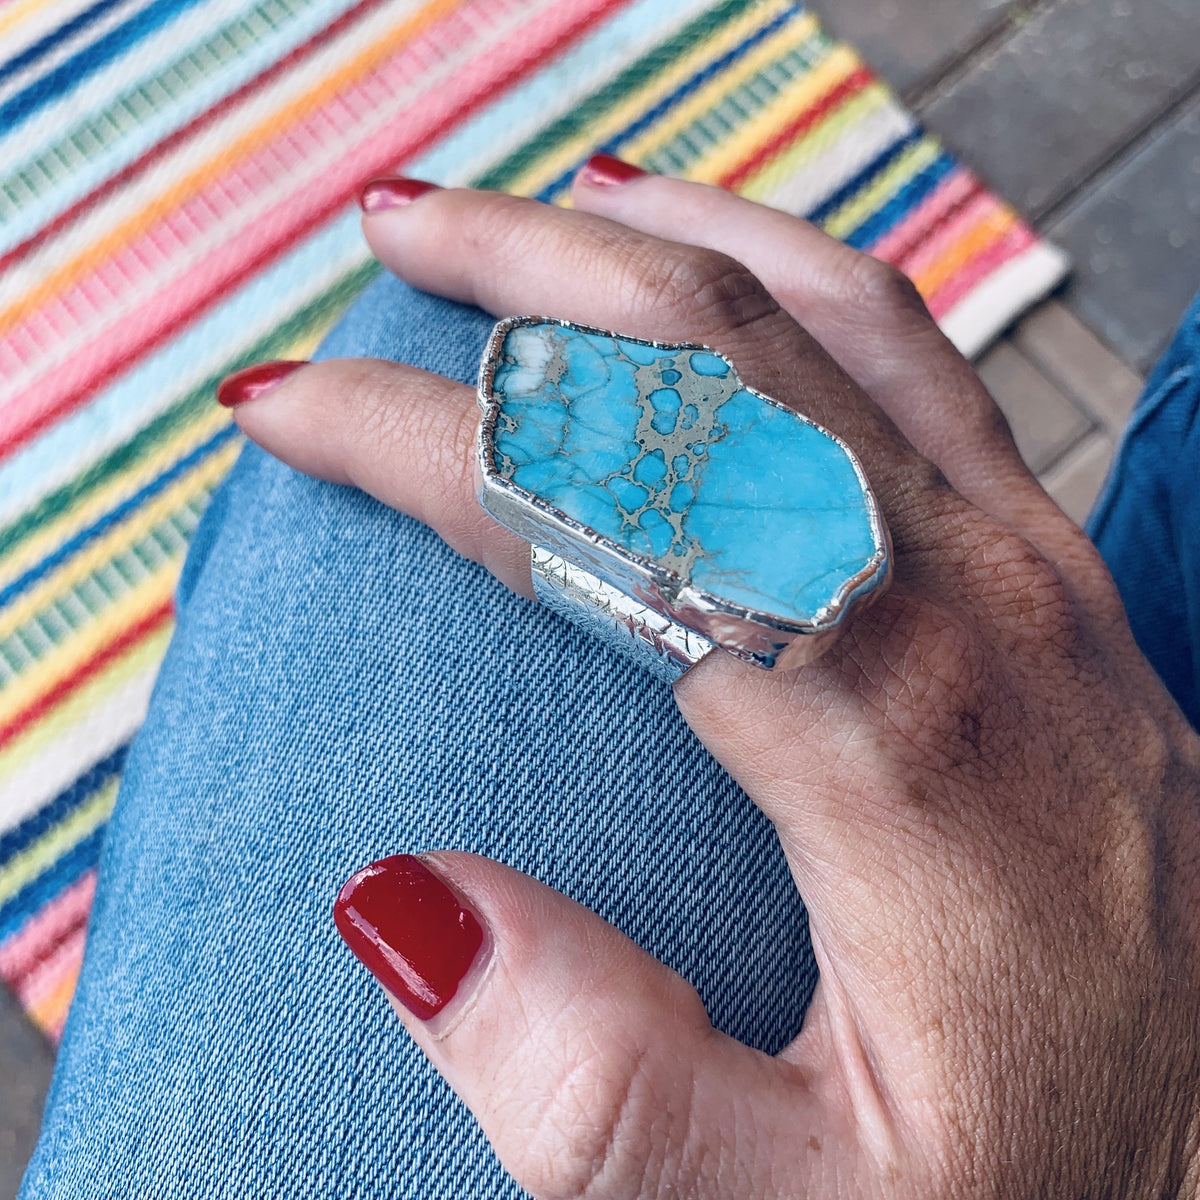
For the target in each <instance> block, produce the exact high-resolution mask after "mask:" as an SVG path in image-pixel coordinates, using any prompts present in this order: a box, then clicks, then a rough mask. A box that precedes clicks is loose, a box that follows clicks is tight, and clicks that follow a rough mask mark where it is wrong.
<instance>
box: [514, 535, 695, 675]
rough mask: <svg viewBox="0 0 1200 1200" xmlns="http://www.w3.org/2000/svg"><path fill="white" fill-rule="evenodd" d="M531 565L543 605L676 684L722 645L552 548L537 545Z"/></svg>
mask: <svg viewBox="0 0 1200 1200" xmlns="http://www.w3.org/2000/svg"><path fill="white" fill-rule="evenodd" d="M530 565H531V567H532V569H533V590H534V594H535V595H536V596H537V598H538V600H539V601H540V602H541V603H542V604H544V605H545V606H546V607H547V608H550V609H553V610H554V611H555V612H556V613H558V614H559V616H561V617H565V618H566V619H567V620H568V621H570V622H572V623H573V624H575V625H578V626H579V627H580V628H581V629H583V630H584V632H586V633H588V634H590V635H591V636H593V637H596V638H599V639H600V640H601V641H602V642H604V643H605V644H606V645H608V646H609V647H611V648H612V649H614V650H616V651H617V652H618V653H619V654H622V655H624V656H625V657H626V658H631V659H633V660H634V661H635V662H637V663H638V664H639V665H640V666H642V667H644V668H645V669H646V670H648V671H650V673H651V674H653V675H654V676H655V677H656V678H658V679H660V680H662V681H663V682H664V683H674V682H675V681H676V680H677V679H678V678H679V677H680V676H681V675H682V674H683V673H684V672H685V671H687V670H688V669H689V668H690V667H694V666H695V665H696V663H698V662H699V661H700V660H701V659H702V658H703V657H704V656H705V655H706V654H708V653H709V652H710V651H712V650H714V649H716V646H715V645H714V644H713V643H712V642H710V641H709V640H708V639H707V638H705V637H702V636H701V635H700V634H698V633H694V632H693V631H692V630H690V629H685V628H684V627H683V626H682V625H677V624H676V623H675V622H674V621H671V620H669V619H668V618H667V617H664V616H663V615H662V613H659V612H655V610H654V609H652V608H648V607H647V606H646V605H644V604H641V603H640V602H639V601H637V600H635V599H633V597H632V596H628V595H626V594H625V593H624V592H622V591H621V590H620V589H619V588H615V587H613V586H612V585H611V584H608V583H605V582H604V581H603V580H602V579H598V578H597V577H596V576H595V575H593V574H591V573H590V572H589V571H585V570H584V569H583V568H582V567H577V566H575V564H574V563H570V562H567V560H566V559H564V558H562V557H561V556H560V555H558V554H555V553H554V552H553V551H551V550H546V549H545V548H543V547H542V546H532V547H531V554H530Z"/></svg>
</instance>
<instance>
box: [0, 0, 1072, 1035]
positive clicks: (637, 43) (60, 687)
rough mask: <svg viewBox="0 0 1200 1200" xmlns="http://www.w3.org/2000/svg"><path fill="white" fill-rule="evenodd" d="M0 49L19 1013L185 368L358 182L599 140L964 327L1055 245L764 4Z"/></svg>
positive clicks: (121, 667) (125, 640)
mask: <svg viewBox="0 0 1200 1200" xmlns="http://www.w3.org/2000/svg"><path fill="white" fill-rule="evenodd" d="M0 45H3V47H4V50H3V55H4V56H6V57H5V61H3V62H0V379H3V381H4V388H3V393H2V394H0V975H2V976H3V978H4V979H5V980H6V981H7V983H8V984H9V985H10V986H11V987H12V988H13V989H14V990H15V991H16V993H17V995H18V996H19V997H20V999H21V1002H22V1003H23V1004H24V1005H25V1006H26V1008H27V1009H28V1011H29V1012H30V1013H31V1014H32V1015H33V1017H34V1019H35V1020H36V1021H37V1022H38V1023H39V1024H40V1025H41V1027H42V1028H43V1029H44V1030H46V1032H47V1033H48V1034H49V1035H50V1036H51V1037H56V1036H57V1035H58V1033H59V1031H60V1030H61V1028H62V1024H63V1020H64V1018H65V1014H66V1010H67V1006H68V1004H69V1001H70V996H71V992H72V989H73V986H74V980H75V978H76V974H77V972H78V969H79V964H80V960H81V955H82V948H83V942H84V932H85V927H86V919H87V913H88V909H89V905H90V902H91V895H92V889H93V886H94V879H95V865H96V857H97V852H98V847H99V844H100V841H101V838H102V835H103V829H104V824H105V821H106V819H107V815H108V813H109V811H110V808H111V805H112V801H113V796H114V794H115V791H116V787H117V783H118V780H119V776H120V773H121V767H122V763H123V761H124V756H125V753H126V748H127V747H128V745H129V743H130V740H131V738H132V737H133V736H134V734H135V733H136V731H137V728H138V725H139V724H140V722H141V720H142V718H143V715H144V713H145V709H146V704H147V701H148V698H149V693H150V688H151V685H152V683H153V679H154V674H155V670H156V667H157V664H158V662H159V661H160V658H161V655H162V653H163V650H164V647H165V644H166V642H167V639H168V637H169V635H170V630H171V622H172V608H171V595H172V589H173V587H174V584H175V582H176V579H177V576H178V572H179V567H180V562H181V559H182V556H183V553H184V550H185V548H186V545H187V541H188V537H189V535H190V534H191V532H192V530H193V528H194V527H195V524H196V521H197V519H198V517H199V515H200V513H201V511H202V510H203V508H204V504H205V502H206V500H207V498H208V497H209V495H210V494H211V492H212V490H213V488H214V487H215V486H216V484H217V483H218V482H219V480H220V479H221V477H222V475H223V474H224V472H225V471H226V470H227V469H228V467H229V465H230V463H231V461H232V460H233V458H234V456H235V455H236V453H237V449H238V443H237V438H236V436H235V433H234V431H233V429H232V427H231V426H230V424H229V422H228V419H227V415H226V414H225V413H224V412H222V411H221V410H219V409H217V408H216V407H215V406H214V405H213V404H212V402H211V394H212V390H213V387H214V385H215V383H216V381H217V380H218V379H220V378H221V377H222V376H223V375H225V374H226V373H228V372H229V371H232V370H235V369H236V368H238V367H240V366H243V365H245V364H247V363H250V362H253V361H256V360H259V359H263V358H269V357H303V356H305V355H306V353H308V352H309V351H310V350H311V349H312V347H313V346H314V345H315V344H316V343H317V341H318V340H319V339H320V337H321V335H322V333H323V332H324V331H325V330H326V329H327V328H328V327H329V326H330V324H331V323H332V322H333V321H334V320H335V319H336V317H337V316H338V314H339V313H340V312H341V311H342V310H343V309H344V308H345V306H346V305H347V303H348V302H349V301H350V300H351V299H352V298H353V297H354V296H355V295H356V294H357V293H358V292H359V291H360V290H361V289H362V288H363V287H364V286H365V285H366V283H367V282H368V281H369V279H370V278H371V277H372V275H373V273H374V271H375V270H376V268H375V267H374V266H373V264H372V263H371V262H370V261H369V259H368V257H367V255H366V253H365V250H364V246H363V243H362V239H361V236H360V233H359V230H358V220H357V216H356V213H355V211H354V205H353V196H354V192H355V190H356V186H357V185H358V184H359V183H360V182H361V181H362V180H363V179H366V178H368V177H370V176H372V175H375V174H379V173H384V172H388V171H393V170H396V169H398V168H403V170H404V171H405V172H407V173H410V174H415V175H419V176H422V177H425V178H430V179H434V180H436V181H438V182H441V183H444V184H470V185H474V186H481V187H490V188H503V189H508V190H511V191H516V192H522V193H525V194H529V195H536V196H540V197H543V198H545V199H547V200H552V201H561V200H562V199H563V197H564V196H565V194H566V191H567V187H568V181H569V180H570V178H571V175H572V173H573V172H574V171H575V170H576V168H577V167H578V166H579V165H580V163H581V162H583V161H584V159H585V158H586V157H587V156H588V155H589V154H590V153H592V152H593V151H595V150H597V149H603V150H607V151H609V152H613V153H617V154H620V155H622V156H624V157H626V158H629V159H632V160H634V161H636V162H640V163H642V164H644V165H646V166H648V167H651V168H653V169H654V170H658V171H665V172H672V173H677V174H682V175H686V176H689V177H691V178H694V179H700V180H706V181H709V182H713V183H719V184H722V185H724V186H726V187H730V188H736V189H737V190H739V191H741V192H742V193H744V194H746V195H748V196H752V197H754V198H755V199H758V200H762V201H764V202H765V203H768V204H773V205H776V206H778V207H781V208H784V209H787V210H789V211H791V212H795V213H800V214H804V215H806V216H808V217H810V218H811V219H812V220H814V221H817V222H819V223H820V224H822V225H823V226H824V227H825V228H826V229H828V230H829V231H830V232H832V233H834V234H836V235H837V236H838V237H841V238H844V239H845V240H846V241H848V242H850V243H851V244H853V245H855V246H859V247H862V248H864V249H866V250H870V251H872V252H873V253H876V254H878V255H880V256H882V257H884V258H887V259H888V260H890V261H892V262H894V263H896V264H898V265H899V266H901V267H902V268H903V269H904V270H906V271H907V272H908V273H909V274H910V275H911V276H912V277H913V279H914V280H915V281H916V283H917V285H918V286H919V287H920V289H921V291H922V292H923V294H924V295H925V297H926V298H927V300H928V302H929V304H930V306H931V308H932V309H933V311H934V313H935V314H936V315H937V316H938V318H939V319H940V320H941V321H942V323H943V324H944V326H945V328H946V329H947V330H948V331H949V332H950V334H951V336H952V337H954V338H955V339H956V341H958V343H959V344H960V345H961V346H963V347H964V348H965V349H966V350H967V351H968V352H970V351H973V350H975V349H978V348H979V347H980V346H981V345H982V344H983V343H984V342H985V341H986V340H987V339H988V338H990V337H992V336H994V334H995V333H996V332H997V331H998V330H999V329H1000V328H1001V327H1003V326H1004V325H1005V324H1006V323H1007V322H1008V321H1009V320H1010V319H1011V318H1012V317H1013V316H1014V315H1016V313H1017V312H1018V311H1019V310H1020V308H1021V307H1023V306H1024V305H1025V304H1026V303H1028V302H1029V301H1031V300H1033V299H1036V298H1037V297H1039V296H1040V295H1042V294H1043V293H1044V292H1045V291H1046V290H1047V289H1048V288H1049V287H1050V286H1052V285H1053V284H1054V283H1055V282H1056V281H1057V280H1058V278H1059V277H1060V275H1061V273H1062V270H1063V262H1062V259H1061V257H1060V256H1059V254H1058V253H1057V252H1056V251H1054V250H1053V249H1052V248H1050V247H1048V246H1046V245H1045V244H1044V243H1042V242H1040V241H1039V240H1038V239H1037V238H1036V237H1035V236H1034V235H1033V233H1032V232H1031V231H1030V230H1029V228H1028V227H1027V226H1026V225H1024V224H1023V223H1022V222H1021V221H1020V220H1019V219H1018V218H1017V216H1016V215H1015V214H1014V213H1013V212H1012V210H1011V209H1009V208H1007V207H1006V206H1005V205H1003V204H1002V203H1000V202H999V201H998V200H997V199H996V198H995V197H994V196H992V195H991V194H990V193H989V192H987V191H986V190H985V189H984V188H983V187H982V186H981V185H980V184H979V182H978V181H977V180H976V179H975V178H974V177H973V176H972V175H971V174H970V173H969V172H967V171H966V170H964V169H963V168H962V167H961V166H960V165H959V164H957V163H956V162H955V161H954V160H953V159H952V158H951V157H949V156H948V155H947V154H946V153H945V152H944V151H943V150H942V149H941V147H940V146H939V145H938V144H937V142H936V141H935V140H934V139H932V138H931V137H929V136H928V135H927V134H925V133H923V132H922V131H921V129H920V128H918V127H917V125H916V124H915V123H914V121H913V119H912V117H911V116H910V115H909V114H908V113H907V112H905V111H904V110H903V109H902V108H901V107H900V106H899V105H898V104H897V103H896V101H895V100H894V98H893V97H892V96H891V95H890V93H889V92H888V90H887V88H886V87H884V86H883V84H881V83H880V82H879V81H878V80H877V79H875V78H874V76H872V74H871V73H870V71H869V70H867V68H866V67H865V66H864V65H863V63H862V62H861V61H860V60H859V59H858V58H857V57H856V55H855V54H854V52H853V51H852V50H851V49H849V48H848V47H847V46H845V45H843V44H839V43H837V42H835V41H833V40H831V39H830V38H828V37H827V36H826V35H825V34H824V33H822V31H821V30H820V29H819V28H818V26H817V23H816V21H815V20H814V19H813V18H812V17H811V16H810V15H809V14H808V13H806V12H805V11H804V10H803V9H802V8H799V7H797V6H796V5H795V4H792V3H788V2H787V0H672V2H671V3H669V4H666V3H662V2H661V0H422V2H418V0H54V3H50V2H49V0H3V2H2V3H0Z"/></svg>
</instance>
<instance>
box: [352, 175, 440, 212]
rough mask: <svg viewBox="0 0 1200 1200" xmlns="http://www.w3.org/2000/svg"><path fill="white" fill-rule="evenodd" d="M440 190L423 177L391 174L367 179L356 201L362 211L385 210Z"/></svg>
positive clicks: (401, 205) (402, 205) (399, 206)
mask: <svg viewBox="0 0 1200 1200" xmlns="http://www.w3.org/2000/svg"><path fill="white" fill-rule="evenodd" d="M440 190H441V189H440V188H439V187H438V185H437V184H436V183H426V181H425V180H424V179H406V178H405V177H404V176H403V175H392V176H388V177H387V178H385V179H369V180H367V182H366V183H364V184H363V185H362V188H361V190H360V191H359V193H358V203H359V205H360V206H361V207H362V210H363V212H369V213H376V212H386V211H387V210H388V209H389V208H403V207H404V206H405V205H406V204H411V203H412V202H413V201H414V200H415V199H416V198H417V197H418V196H424V195H425V193H426V192H437V191H440Z"/></svg>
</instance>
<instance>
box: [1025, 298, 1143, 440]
mask: <svg viewBox="0 0 1200 1200" xmlns="http://www.w3.org/2000/svg"><path fill="white" fill-rule="evenodd" d="M1012 342H1013V345H1014V346H1016V348H1017V349H1018V350H1019V351H1020V352H1021V353H1022V354H1023V355H1024V356H1025V357H1026V358H1027V359H1029V361H1030V362H1031V363H1033V365H1034V366H1035V367H1037V369H1038V370H1039V371H1040V372H1041V373H1042V374H1043V375H1044V376H1045V377H1046V378H1047V379H1049V380H1050V382H1051V383H1053V384H1054V385H1055V386H1056V387H1057V388H1058V390H1059V391H1061V392H1062V393H1063V394H1064V395H1065V396H1068V397H1069V398H1070V399H1071V400H1073V401H1074V402H1075V403H1076V405H1077V406H1078V407H1080V408H1082V409H1083V410H1084V411H1085V412H1088V413H1090V414H1091V415H1093V416H1095V417H1096V418H1098V419H1099V421H1100V423H1101V424H1102V425H1103V426H1104V428H1105V429H1106V430H1107V432H1108V433H1109V434H1111V435H1112V436H1114V437H1116V436H1118V435H1119V434H1120V432H1121V430H1122V429H1124V427H1125V422H1126V421H1127V420H1128V419H1129V414H1130V413H1131V412H1132V411H1133V406H1134V404H1135V403H1136V401H1137V398H1138V396H1139V395H1140V394H1141V391H1142V382H1143V381H1142V377H1141V376H1140V375H1138V374H1137V373H1136V372H1135V371H1132V370H1130V368H1129V367H1127V366H1126V365H1125V364H1124V363H1123V362H1122V361H1121V360H1120V359H1119V358H1118V357H1117V356H1116V355H1115V354H1114V353H1113V352H1112V351H1111V350H1110V349H1109V348H1108V347H1107V346H1105V345H1104V343H1103V342H1101V341H1100V339H1099V338H1097V337H1096V335H1095V334H1094V333H1092V331H1091V330H1090V329H1088V328H1087V326H1086V325H1084V324H1083V322H1082V321H1080V320H1079V318H1078V317H1077V316H1076V315H1075V314H1074V313H1073V312H1072V311H1071V310H1070V309H1069V308H1067V306H1066V305H1065V304H1063V303H1062V302H1061V301H1059V300H1048V301H1046V302H1045V303H1044V304H1041V305H1039V306H1038V307H1037V308H1036V309H1034V311H1033V312H1031V313H1030V314H1029V315H1028V316H1027V317H1025V318H1024V320H1022V321H1021V323H1020V324H1019V325H1018V326H1017V327H1016V328H1015V329H1014V330H1013V333H1012Z"/></svg>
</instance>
